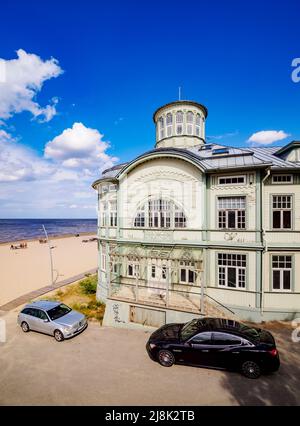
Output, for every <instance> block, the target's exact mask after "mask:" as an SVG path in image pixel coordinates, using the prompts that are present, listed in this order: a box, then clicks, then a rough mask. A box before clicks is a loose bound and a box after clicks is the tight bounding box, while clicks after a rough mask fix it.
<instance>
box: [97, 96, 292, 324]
mask: <svg viewBox="0 0 300 426" xmlns="http://www.w3.org/2000/svg"><path fill="white" fill-rule="evenodd" d="M206 119H207V109H206V107H205V106H203V105H201V104H199V103H197V102H191V101H176V102H172V103H169V104H167V105H164V106H162V107H161V108H159V109H158V110H157V111H156V112H155V113H154V116H153V120H154V123H155V126H156V144H155V148H154V149H153V150H151V151H148V152H145V153H144V154H141V155H140V156H139V157H137V158H135V159H134V160H132V161H131V162H129V163H126V164H120V165H118V166H115V167H112V168H111V169H109V170H105V171H104V172H103V173H102V176H101V177H100V179H98V180H97V181H96V182H94V183H93V188H94V189H95V190H97V192H98V203H99V215H98V225H99V226H98V240H99V241H98V244H99V280H98V281H99V282H98V290H97V298H98V299H99V300H103V301H105V303H106V312H105V318H104V323H105V324H109V325H131V326H139V324H144V325H153V326H158V325H161V324H163V323H166V322H179V321H186V320H189V319H190V318H194V317H195V316H196V317H197V316H201V315H207V314H209V315H218V316H219V315H222V316H224V317H235V318H242V319H250V320H254V321H261V320H271V319H290V318H294V317H296V316H300V280H297V276H298V274H299V275H300V142H291V143H289V144H288V145H286V146H284V147H282V148H278V147H268V148H246V147H245V148H244V147H243V148H236V147H229V146H221V145H216V144H212V143H207V142H206V141H205V121H206Z"/></svg>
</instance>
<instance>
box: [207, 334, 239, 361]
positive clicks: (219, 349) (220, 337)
mask: <svg viewBox="0 0 300 426" xmlns="http://www.w3.org/2000/svg"><path fill="white" fill-rule="evenodd" d="M242 340H243V339H241V338H240V337H239V336H235V335H234V334H231V333H224V332H219V331H215V332H213V335H212V343H213V347H212V350H211V359H212V363H213V365H214V366H215V367H219V368H232V367H234V366H236V365H238V362H239V358H240V353H241V348H242Z"/></svg>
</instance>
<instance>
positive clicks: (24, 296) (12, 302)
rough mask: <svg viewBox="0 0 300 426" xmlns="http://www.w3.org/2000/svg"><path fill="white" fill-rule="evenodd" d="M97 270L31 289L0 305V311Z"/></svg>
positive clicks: (9, 308)
mask: <svg viewBox="0 0 300 426" xmlns="http://www.w3.org/2000/svg"><path fill="white" fill-rule="evenodd" d="M96 272H97V268H93V269H90V270H89V271H86V272H83V273H82V274H78V275H74V276H73V277H70V278H67V279H65V280H62V281H59V282H57V283H54V284H53V286H52V285H48V286H45V287H42V288H39V289H38V290H34V291H31V292H30V293H26V294H24V295H23V296H20V297H18V298H17V299H14V300H11V301H10V302H8V303H5V305H2V306H0V311H11V310H12V309H15V308H17V307H18V306H21V305H24V303H27V302H28V301H29V300H32V299H36V298H37V297H39V296H42V295H43V294H45V293H49V291H53V290H55V289H57V288H60V287H63V286H65V285H67V284H71V283H73V282H75V281H79V280H81V279H82V278H85V276H86V275H87V274H95V273H96Z"/></svg>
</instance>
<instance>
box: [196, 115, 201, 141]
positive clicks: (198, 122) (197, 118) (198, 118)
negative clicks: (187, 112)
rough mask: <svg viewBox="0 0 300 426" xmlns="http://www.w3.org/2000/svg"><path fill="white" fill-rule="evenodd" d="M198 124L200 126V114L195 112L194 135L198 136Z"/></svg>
mask: <svg viewBox="0 0 300 426" xmlns="http://www.w3.org/2000/svg"><path fill="white" fill-rule="evenodd" d="M200 126H201V116H200V114H197V115H196V126H195V133H196V136H200Z"/></svg>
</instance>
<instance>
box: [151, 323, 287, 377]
mask: <svg viewBox="0 0 300 426" xmlns="http://www.w3.org/2000/svg"><path fill="white" fill-rule="evenodd" d="M146 348H147V351H148V354H149V356H150V358H151V359H152V360H153V361H158V362H159V363H160V364H161V365H163V366H164V367H171V365H173V364H175V363H176V364H188V365H195V366H203V367H211V368H221V369H228V370H238V371H241V372H242V373H243V374H244V375H245V376H246V377H248V378H251V379H256V378H258V377H259V376H260V375H261V374H262V373H270V372H274V371H276V370H278V368H279V366H280V360H279V354H278V351H277V349H276V344H275V340H274V337H273V336H272V334H271V333H269V332H268V331H266V330H263V329H261V328H256V327H249V326H247V325H245V324H242V323H240V322H237V321H233V320H228V319H221V318H202V319H193V320H192V321H189V322H188V323H186V324H167V325H164V326H163V327H161V328H159V329H158V330H156V331H155V332H154V333H153V334H151V336H150V339H149V340H148V342H147V345H146Z"/></svg>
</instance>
